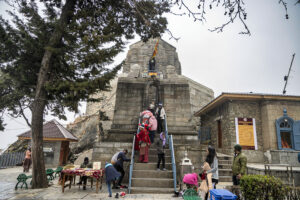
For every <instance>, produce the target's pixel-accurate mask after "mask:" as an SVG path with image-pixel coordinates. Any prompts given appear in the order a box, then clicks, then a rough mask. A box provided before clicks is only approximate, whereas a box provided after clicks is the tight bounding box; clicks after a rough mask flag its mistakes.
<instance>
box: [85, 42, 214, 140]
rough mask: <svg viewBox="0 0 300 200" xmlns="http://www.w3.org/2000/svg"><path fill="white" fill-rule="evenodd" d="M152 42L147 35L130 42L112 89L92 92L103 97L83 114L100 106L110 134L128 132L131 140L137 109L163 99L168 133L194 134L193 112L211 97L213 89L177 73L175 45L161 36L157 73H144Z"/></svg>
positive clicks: (179, 65)
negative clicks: (144, 37) (145, 40)
mask: <svg viewBox="0 0 300 200" xmlns="http://www.w3.org/2000/svg"><path fill="white" fill-rule="evenodd" d="M156 42H157V39H150V40H149V41H148V42H147V43H144V42H142V41H140V42H137V43H135V44H132V45H131V46H130V49H129V51H128V53H127V57H126V63H125V66H124V67H123V73H122V74H120V75H119V76H118V78H117V79H115V80H113V81H112V90H111V91H109V92H104V93H102V94H96V95H95V96H96V97H100V98H103V99H104V101H101V102H100V103H89V104H88V105H87V115H90V114H92V113H93V112H96V111H98V110H101V109H102V110H103V111H105V112H106V114H107V116H108V117H109V118H111V119H112V124H111V128H110V130H109V131H108V132H109V135H111V136H112V135H114V136H116V137H117V135H118V137H121V136H120V134H121V135H124V134H127V133H131V135H130V140H132V133H133V132H135V131H136V129H137V124H138V117H139V113H140V112H141V111H143V110H145V109H146V108H147V107H148V106H149V105H150V103H151V102H155V103H156V104H158V103H159V102H162V103H163V105H164V108H165V110H166V113H167V121H168V129H169V133H170V134H183V135H195V134H196V126H197V121H196V120H195V118H194V115H193V114H194V113H195V112H196V111H198V110H199V109H200V108H202V107H203V106H204V105H206V104H207V103H208V102H210V101H211V100H212V99H213V97H214V93H213V90H211V89H210V88H208V87H206V86H204V85H201V84H200V83H197V82H195V81H193V80H191V79H189V78H187V77H185V76H183V75H182V74H181V71H182V70H181V64H180V61H179V59H178V54H177V52H176V48H175V47H173V46H172V45H170V44H169V43H167V42H165V41H164V40H162V39H159V43H158V52H157V55H156V68H157V71H158V76H157V78H155V79H153V78H151V77H148V76H147V72H148V62H149V60H150V58H151V56H152V53H153V50H154V47H155V44H156ZM97 95H98V96H97ZM115 134H117V135H115ZM114 136H113V137H114ZM110 138H111V137H110Z"/></svg>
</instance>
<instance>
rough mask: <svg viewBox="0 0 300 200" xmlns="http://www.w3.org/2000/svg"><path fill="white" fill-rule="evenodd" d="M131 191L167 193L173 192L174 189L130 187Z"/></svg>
mask: <svg viewBox="0 0 300 200" xmlns="http://www.w3.org/2000/svg"><path fill="white" fill-rule="evenodd" d="M131 190H144V191H153V190H155V191H162V190H163V191H166V190H167V191H169V192H174V188H157V187H131Z"/></svg>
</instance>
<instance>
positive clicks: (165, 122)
mask: <svg viewBox="0 0 300 200" xmlns="http://www.w3.org/2000/svg"><path fill="white" fill-rule="evenodd" d="M164 125H165V134H166V142H167V144H169V131H168V123H167V116H166V115H165V120H164Z"/></svg>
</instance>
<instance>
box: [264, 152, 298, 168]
mask: <svg viewBox="0 0 300 200" xmlns="http://www.w3.org/2000/svg"><path fill="white" fill-rule="evenodd" d="M268 153H269V154H270V158H269V159H270V161H269V162H270V163H272V164H289V165H291V166H295V167H300V163H299V161H298V154H299V153H300V151H289V150H270V151H268Z"/></svg>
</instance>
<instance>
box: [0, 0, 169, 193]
mask: <svg viewBox="0 0 300 200" xmlns="http://www.w3.org/2000/svg"><path fill="white" fill-rule="evenodd" d="M17 2H18V4H17V5H16V9H17V12H16V13H15V12H10V15H11V16H12V17H13V20H12V21H7V20H4V19H3V18H2V17H0V69H1V74H0V78H1V79H0V80H1V81H0V98H1V99H0V112H1V113H3V112H4V111H9V113H10V114H11V115H12V116H15V117H17V116H23V117H24V118H25V119H26V122H27V124H28V125H29V126H31V131H32V161H33V170H32V172H33V174H32V175H33V177H32V187H33V188H45V187H47V180H46V174H45V165H44V157H43V139H42V138H43V133H42V131H43V129H42V127H43V115H44V114H45V113H46V112H48V111H50V112H52V113H54V114H55V115H57V116H59V117H60V118H62V119H64V118H65V115H64V109H65V108H68V109H69V110H71V111H75V112H77V109H78V103H79V101H84V100H87V101H93V100H94V99H90V98H89V95H90V94H93V93H95V92H99V91H103V90H107V89H109V81H110V80H111V79H112V78H114V76H115V75H116V73H117V71H118V70H119V69H120V68H121V66H122V63H120V64H119V65H117V66H115V67H113V68H112V69H109V67H108V66H109V65H110V64H112V62H113V60H114V58H115V56H116V55H118V53H120V52H121V51H122V50H123V49H124V46H125V44H126V41H127V40H128V39H131V38H133V37H134V35H135V34H138V35H140V36H141V38H142V39H143V40H147V39H148V38H150V37H158V36H160V34H161V33H163V32H164V30H165V29H166V25H167V20H166V19H165V18H164V17H163V16H162V14H163V13H165V12H168V11H169V4H168V3H166V2H163V1H137V2H136V1H127V0H118V1H104V0H99V1H89V0H66V1H65V3H64V5H63V2H64V1H61V0H43V1H41V2H42V3H43V6H41V5H39V6H38V5H37V2H35V1H32V0H28V1H26V0H18V1H17ZM137 7H140V8H141V7H143V11H144V12H143V14H142V15H141V13H139V12H140V11H139V10H138V9H137ZM147 22H151V25H150V26H149V24H146V23H147ZM26 108H29V109H30V110H31V113H32V120H31V123H30V122H29V120H28V119H27V118H26V116H25V115H24V109H26ZM2 122H3V121H2V119H1V121H0V129H3V124H2Z"/></svg>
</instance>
